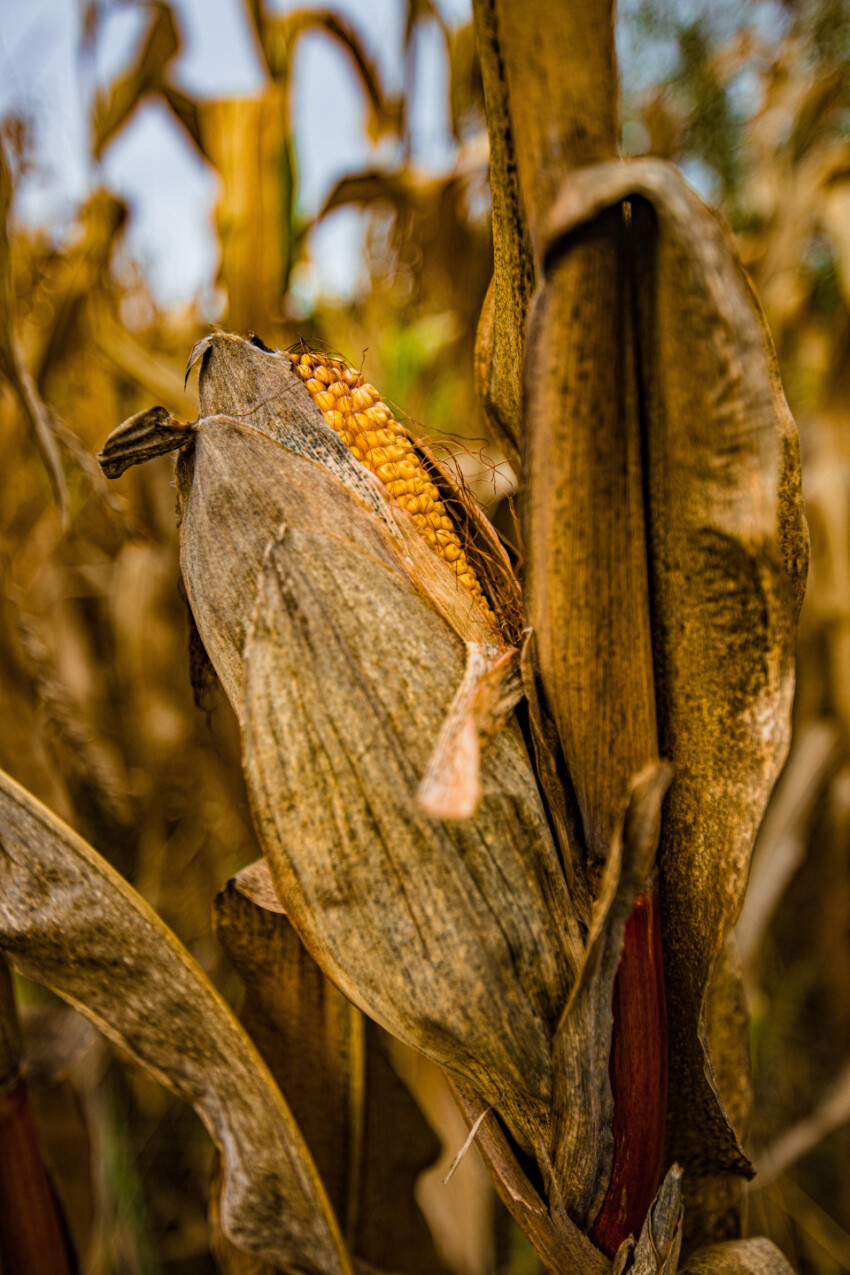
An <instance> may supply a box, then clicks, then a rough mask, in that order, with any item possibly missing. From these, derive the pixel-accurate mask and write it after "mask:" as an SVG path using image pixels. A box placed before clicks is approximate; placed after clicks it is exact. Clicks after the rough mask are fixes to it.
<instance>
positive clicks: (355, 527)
mask: <svg viewBox="0 0 850 1275" xmlns="http://www.w3.org/2000/svg"><path fill="white" fill-rule="evenodd" d="M198 357H201V359H202V360H203V361H202V367H201V380H200V397H201V409H202V413H207V414H202V416H201V417H200V419H199V420H198V422H196V423H195V424H194V426H193V428H192V431H191V442H190V443H189V445H187V446H184V447H183V450H182V451H181V453H180V456H179V459H178V486H179V490H180V494H181V507H182V526H181V567H182V572H183V579H184V582H185V586H186V592H187V595H188V598H189V602H190V605H191V608H192V612H193V616H194V619H195V622H196V624H197V627H198V631H199V633H200V635H201V638H202V640H203V643H204V646H205V648H206V651H207V653H208V655H209V657H210V659H211V661H212V663H213V666H214V667H215V669H216V672H217V673H218V675H219V677H220V679H221V681H222V684H223V686H224V688H225V690H226V692H227V694H228V696H229V698H230V700H231V702H232V704H233V706H234V708H235V709H236V712H237V715H238V716H239V717H240V720H241V724H242V731H243V749H244V762H245V770H246V776H247V779H248V786H249V793H250V796H251V801H252V806H253V813H254V819H255V823H256V827H257V830H258V834H259V836H260V840H261V844H262V845H263V849H264V852H265V855H266V857H267V859H268V863H269V867H270V870H271V874H272V878H273V880H274V883H275V887H276V889H277V890H278V893H279V895H280V897H281V900H282V901H283V903H284V905H285V907H286V911H287V915H288V917H289V919H290V921H291V923H292V924H293V926H294V927H295V929H296V930H297V932H298V933H299V935H300V937H301V939H302V940H303V942H304V944H305V946H306V947H307V949H308V951H309V952H310V953H311V955H312V956H313V957H314V959H315V960H316V961H317V963H318V964H319V965H320V967H321V968H322V969H323V970H324V971H325V972H326V973H327V974H328V976H329V977H330V978H331V979H332V980H333V981H334V982H335V983H336V984H337V985H338V986H339V987H340V988H342V990H343V991H344V992H345V994H346V995H347V996H348V997H349V998H350V999H351V1000H352V1001H353V1002H354V1003H355V1004H356V1005H358V1006H360V1007H361V1008H362V1009H363V1010H364V1011H365V1012H366V1013H367V1014H369V1015H370V1016H371V1017H373V1018H374V1019H375V1020H376V1021H377V1022H379V1023H381V1024H382V1025H383V1026H385V1027H386V1028H387V1029H388V1030H389V1031H390V1032H392V1033H393V1034H394V1035H396V1036H398V1037H399V1038H400V1039H402V1040H404V1041H406V1042H407V1043H409V1044H411V1045H413V1046H414V1047H416V1048H418V1049H420V1050H421V1051H423V1052H425V1053H427V1054H429V1055H430V1056H431V1057H433V1058H434V1059H435V1060H436V1061H438V1062H440V1063H441V1064H442V1065H443V1066H445V1067H447V1068H448V1069H449V1070H451V1071H452V1072H454V1073H456V1074H459V1075H461V1076H465V1077H466V1078H467V1080H468V1081H469V1082H471V1083H472V1085H473V1086H474V1088H475V1090H476V1091H477V1092H479V1093H480V1094H481V1095H482V1096H483V1098H484V1099H485V1101H486V1102H488V1103H494V1104H496V1105H497V1106H499V1108H500V1110H502V1112H503V1114H504V1116H505V1118H506V1120H507V1121H508V1123H509V1125H510V1127H511V1128H512V1129H513V1131H514V1133H515V1134H516V1136H518V1137H519V1138H520V1140H521V1141H523V1142H525V1143H526V1144H527V1145H531V1144H533V1143H535V1142H536V1141H537V1139H538V1138H539V1136H540V1131H541V1130H545V1129H546V1127H547V1124H548V1103H549V1099H550V1096H551V1056H550V1055H551V1039H552V1032H553V1030H554V1027H555V1024H556V1023H557V1021H558V1019H559V1017H560V1015H561V1013H562V1011H563V1008H564V1006H565V1004H566V1002H567V997H568V994H569V990H570V987H571V985H572V978H573V974H574V971H575V970H576V968H577V966H578V963H579V959H580V954H581V937H580V931H579V926H578V922H577V920H576V917H575V915H574V912H573V909H572V906H571V903H570V899H569V895H568V893H567V890H566V886H565V882H564V878H563V873H562V871H561V868H560V864H559V859H558V854H557V851H556V849H555V846H554V845H553V842H552V838H551V834H550V832H549V827H548V823H547V819H546V815H545V812H544V809H543V806H542V802H541V799H540V795H539V793H538V790H537V785H536V781H535V778H534V772H533V770H532V767H531V763H530V761H529V758H528V755H527V752H526V749H525V744H524V741H523V738H522V735H521V733H520V731H519V728H518V726H517V724H516V723H515V722H514V721H512V720H508V721H507V724H506V725H504V726H503V727H502V729H498V730H496V729H495V728H496V726H497V725H498V723H499V722H500V721H502V720H504V718H505V707H506V701H505V698H504V695H503V694H502V691H501V690H500V689H499V686H498V684H497V686H496V687H495V693H494V694H491V695H489V696H488V695H487V694H486V693H484V690H482V694H481V695H480V696H478V697H477V700H476V697H475V696H473V697H472V698H473V700H474V701H476V704H477V708H476V711H475V712H473V713H471V714H470V717H471V719H472V721H473V722H474V723H475V729H476V730H480V731H481V733H482V734H483V735H484V736H485V737H486V735H490V734H492V736H493V737H492V738H491V739H490V740H489V742H486V743H484V745H483V747H481V748H480V749H479V767H478V768H477V770H473V772H472V781H473V782H474V783H475V784H476V785H477V787H478V789H479V791H480V794H481V799H480V804H478V808H477V811H476V813H475V814H474V815H473V816H472V817H470V818H467V819H462V820H459V821H457V822H447V821H445V820H437V819H434V818H431V817H429V816H428V815H427V814H426V813H425V811H424V810H423V808H422V806H421V805H420V802H419V800H418V797H417V793H418V790H419V787H420V784H421V782H422V780H423V778H424V777H425V776H426V774H427V773H428V770H429V762H430V761H431V758H432V754H433V752H434V749H435V746H436V745H437V744H438V741H440V739H441V731H442V728H443V725H444V722H445V720H446V718H447V716H449V715H450V710H452V707H453V705H454V706H455V709H457V702H456V693H457V692H458V688H459V687H461V686H462V684H463V683H464V678H465V670H466V668H467V645H469V646H470V649H473V648H474V645H475V644H476V643H478V644H484V645H486V646H488V647H495V648H497V650H501V651H504V652H505V654H506V656H507V655H508V653H509V651H510V645H509V642H508V640H507V638H506V637H505V636H503V634H502V633H501V632H500V631H498V630H496V629H494V627H493V624H492V621H491V620H490V619H488V617H487V615H486V614H485V612H484V611H483V610H482V609H481V608H479V607H478V606H477V605H476V604H475V602H474V600H473V599H472V597H471V596H470V594H469V593H468V592H467V591H466V590H464V589H462V588H460V587H459V586H458V583H457V580H456V578H455V576H454V574H453V573H452V572H451V570H450V569H449V568H448V567H447V566H446V564H444V563H443V562H442V561H441V560H440V559H439V558H438V557H437V556H436V555H435V554H433V553H432V552H431V550H430V549H429V547H428V546H427V544H426V543H425V542H424V540H423V539H422V538H421V537H420V536H419V534H418V532H417V531H416V529H415V527H414V526H413V524H412V520H411V519H410V518H409V517H408V516H407V514H406V513H405V511H404V510H401V509H399V508H398V507H397V506H395V505H393V504H392V502H391V501H390V500H389V499H388V497H387V494H386V492H385V490H384V489H383V487H382V485H381V484H380V483H379V482H378V481H377V480H376V479H375V478H374V477H373V476H372V475H370V474H369V473H368V472H367V471H366V470H365V469H364V468H363V467H362V466H360V465H359V464H358V463H357V462H356V460H355V459H354V458H353V457H352V456H351V454H350V453H349V452H348V450H347V449H346V448H345V446H344V444H342V443H341V442H340V440H339V439H338V438H337V436H336V435H335V434H334V433H333V431H332V430H331V429H330V428H329V427H328V426H327V425H326V424H325V422H324V421H323V419H322V417H321V413H320V412H319V411H318V409H317V408H316V407H315V406H314V404H313V402H312V399H311V398H310V394H309V392H308V391H307V389H306V388H305V387H304V385H303V384H302V383H301V382H300V381H299V380H298V379H297V377H295V376H294V375H293V373H292V371H291V365H290V362H289V359H288V357H287V356H285V355H275V354H273V353H271V352H268V351H265V350H262V349H258V348H257V347H256V346H254V345H252V344H250V343H249V342H247V341H242V340H240V339H239V338H236V337H224V336H216V337H213V338H209V339H208V341H207V342H206V344H205V346H204V347H203V348H202V349H201V351H200V354H199V355H198ZM222 411H225V412H227V413H228V415H222V414H220V413H221V412H222ZM210 413H215V414H210ZM112 445H113V444H112V442H111V441H110V443H107V446H106V447H105V449H104V459H105V460H106V461H107V463H108V459H109V453H110V449H111V446H112ZM489 535H490V537H492V533H489ZM482 541H483V543H484V546H485V548H484V550H483V551H482V552H481V555H480V559H481V562H482V564H483V565H482V566H481V568H480V569H481V570H482V573H483V572H484V571H486V570H487V562H488V561H492V559H493V557H494V552H493V548H492V542H491V541H488V540H487V537H486V534H485V533H482ZM500 552H501V551H500ZM502 556H503V555H502ZM476 565H477V564H476ZM499 573H502V575H503V573H504V563H501V562H498V561H497V563H496V574H497V576H498V575H499ZM484 578H485V584H486V586H487V588H488V589H491V590H492V589H493V585H492V584H491V583H489V582H487V580H486V576H485V577H484ZM496 663H497V664H499V666H500V668H503V670H504V676H505V680H506V681H508V682H509V681H510V677H514V680H515V672H511V670H512V669H513V668H514V666H513V664H512V662H511V659H510V658H506V659H505V660H500V657H499V658H497V660H496ZM492 664H493V661H492V660H491V661H490V662H485V663H484V665H483V666H482V668H481V670H480V678H481V679H483V684H484V686H485V687H486V685H487V679H488V678H489V679H492V678H493V668H492ZM509 674H510V676H508V675H509ZM499 676H501V674H499ZM497 683H498V678H497ZM467 685H468V678H467ZM488 704H489V705H490V708H488ZM509 706H510V701H509V700H508V701H507V707H508V708H509ZM491 709H492V711H491ZM494 731H495V733H494ZM460 736H461V738H462V736H463V731H461V732H460ZM443 742H444V743H445V735H443ZM445 751H446V752H447V754H448V757H449V773H451V766H452V765H453V764H454V762H453V761H452V757H453V752H452V749H451V748H448V749H447V750H445ZM449 787H450V785H449ZM473 805H474V802H473Z"/></svg>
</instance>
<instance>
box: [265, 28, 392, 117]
mask: <svg viewBox="0 0 850 1275" xmlns="http://www.w3.org/2000/svg"><path fill="white" fill-rule="evenodd" d="M310 31H321V32H323V33H324V34H325V35H327V36H330V38H331V40H333V41H334V42H335V43H336V44H338V45H339V46H340V47H341V48H342V49H344V50H345V52H346V53H347V54H348V55H349V56H350V58H351V61H352V63H353V64H354V69H355V71H356V74H357V78H358V80H359V81H360V84H361V85H362V87H363V91H364V93H365V94H366V99H367V101H368V103H369V108H370V119H369V124H368V131H369V134H370V137H371V139H372V140H373V141H376V140H377V139H378V138H380V137H381V136H382V135H383V134H385V133H397V132H398V131H399V128H400V125H401V119H402V111H403V99H402V98H400V97H397V98H388V97H387V95H386V94H385V92H384V89H383V86H382V85H381V81H380V76H379V75H378V68H377V66H376V65H375V63H374V61H373V60H372V59H371V58H370V57H369V56H368V54H367V53H366V51H365V48H364V46H363V43H362V41H361V39H360V37H359V36H358V34H357V32H356V31H355V29H354V27H352V26H351V25H350V24H349V23H348V22H346V21H345V20H344V19H343V18H342V17H340V15H339V14H338V13H334V12H333V10H331V9H297V10H294V11H293V12H291V13H286V14H281V15H274V16H270V15H268V14H266V15H264V16H263V17H262V19H261V20H260V22H259V24H258V33H259V36H260V41H261V43H262V46H263V52H264V53H265V56H266V63H267V65H268V67H269V70H270V72H271V74H272V75H273V76H274V77H275V78H276V79H283V80H288V78H289V76H290V75H291V72H292V58H293V54H294V51H295V45H296V42H297V41H298V39H299V38H300V37H301V36H302V35H304V34H306V33H307V32H310Z"/></svg>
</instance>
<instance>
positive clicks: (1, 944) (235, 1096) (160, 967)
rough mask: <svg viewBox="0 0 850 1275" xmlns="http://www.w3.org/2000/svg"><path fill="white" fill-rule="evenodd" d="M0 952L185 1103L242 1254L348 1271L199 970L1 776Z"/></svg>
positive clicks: (308, 1173)
mask: <svg viewBox="0 0 850 1275" xmlns="http://www.w3.org/2000/svg"><path fill="white" fill-rule="evenodd" d="M0 949H2V951H3V953H4V954H5V955H6V956H7V957H8V959H9V961H10V962H11V963H12V964H13V965H14V966H15V968H16V969H18V970H19V971H20V972H21V973H22V974H25V975H26V976H27V977H28V978H31V979H33V980H35V981H36V982H40V983H43V984H44V985H45V986H47V987H49V988H51V990H53V991H54V992H56V993H57V994H58V995H60V996H62V997H63V998H64V999H65V1000H67V1001H68V1002H69V1003H70V1004H72V1005H74V1006H75V1007H76V1008H78V1009H79V1010H80V1012H81V1013H82V1014H84V1015H85V1016H86V1017H87V1018H89V1019H90V1020H91V1021H92V1022H93V1023H94V1024H95V1025H96V1026H97V1027H98V1028H100V1030H101V1031H102V1032H103V1033H104V1034H105V1035H106V1036H108V1037H109V1039H110V1040H112V1041H114V1042H115V1043H116V1044H117V1045H119V1046H120V1048H121V1049H123V1050H124V1051H126V1052H127V1053H128V1054H129V1055H130V1056H131V1057H133V1058H134V1059H135V1060H136V1061H137V1062H139V1063H140V1064H141V1065H142V1066H143V1067H145V1069H146V1070H147V1071H148V1072H150V1074H151V1075H152V1076H153V1077H154V1078H155V1079H157V1080H159V1081H160V1082H161V1083H163V1084H166V1085H168V1086H169V1088H171V1089H173V1090H174V1091H175V1092H176V1093H177V1094H178V1095H180V1096H181V1097H182V1098H184V1099H185V1100H186V1101H187V1102H190V1103H191V1104H192V1105H193V1106H194V1107H195V1109H196V1110H197V1112H198V1115H199V1116H200V1117H201V1119H202V1120H203V1121H204V1123H205V1125H206V1126H207V1129H208V1130H209V1132H210V1135H211V1137H212V1138H213V1141H214V1142H215V1144H216V1145H217V1147H218V1148H219V1150H220V1151H221V1153H222V1156H223V1158H224V1162H225V1174H224V1185H223V1193H222V1198H221V1215H222V1220H223V1225H224V1228H225V1230H226V1232H227V1234H228V1235H229V1236H230V1238H231V1239H232V1240H233V1241H234V1242H235V1243H237V1244H238V1245H240V1246H241V1247H243V1248H246V1249H248V1250H250V1251H252V1252H254V1253H257V1254H259V1255H261V1256H262V1257H265V1258H266V1259H267V1260H269V1261H272V1262H277V1263H279V1264H280V1265H282V1266H284V1267H289V1266H294V1267H297V1268H298V1269H303V1270H304V1271H310V1272H314V1273H315V1275H329V1273H330V1272H336V1273H337V1275H351V1264H350V1259H349V1257H348V1255H347V1252H346V1250H345V1246H344V1244H343V1242H342V1238H341V1236H340V1233H339V1229H338V1226H337V1223H336V1219H335V1218H334V1215H333V1211H332V1209H331V1207H330V1204H329V1202H328V1199H327V1196H326V1194H325V1191H324V1188H323V1186H322V1183H321V1181H320V1179H319V1176H318V1173H317V1171H316V1168H315V1165H314V1163H313V1161H312V1158H311V1156H310V1153H309V1152H308V1150H307V1147H306V1145H305V1143H304V1140H303V1138H302V1136H301V1134H300V1132H299V1130H298V1127H297V1125H296V1124H295V1121H294V1119H293V1117H292V1114H291V1112H290V1111H289V1108H288V1107H287V1106H286V1104H285V1103H284V1101H283V1099H282V1098H281V1096H280V1093H279V1091H278V1089H277V1087H276V1085H275V1083H274V1081H273V1080H272V1078H271V1076H270V1075H269V1072H268V1070H267V1068H266V1066H265V1064H264V1063H263V1061H262V1059H261V1058H260V1056H259V1054H258V1053H257V1051H256V1049H255V1048H254V1046H253V1045H252V1044H251V1042H250V1040H249V1039H248V1037H247V1035H246V1034H245V1032H244V1030H243V1029H242V1028H241V1027H240V1026H239V1024H238V1023H237V1021H236V1019H235V1018H234V1017H233V1015H232V1014H231V1012H230V1010H229V1009H228V1007H227V1006H226V1005H225V1003H224V1001H222V1000H221V998H220V996H219V995H218V993H217V992H216V991H215V989H214V988H213V987H212V985H211V984H210V983H209V982H208V980H207V978H206V976H205V975H204V973H203V972H202V970H201V969H200V968H199V967H198V966H197V965H196V963H195V962H194V960H193V959H192V958H191V957H190V956H189V954H188V952H186V950H185V949H184V948H183V947H182V946H181V945H180V943H179V942H178V941H177V939H176V938H175V937H174V935H173V934H172V933H171V932H170V931H169V930H168V929H167V928H166V926H165V925H163V923H162V922H161V921H160V920H159V918H158V917H157V916H156V914H155V913H154V912H153V911H152V910H151V909H150V908H149V907H148V906H147V904H146V903H145V902H144V901H143V900H142V899H141V898H140V897H139V896H138V895H137V894H136V893H135V891H133V890H132V889H131V888H130V887H129V886H128V885H127V883H126V882H125V881H123V880H122V879H121V877H119V876H118V874H117V873H116V872H115V871H114V870H113V869H112V868H111V867H110V866H109V864H107V863H106V861H105V860H104V859H102V858H101V857H100V856H99V855H98V854H97V853H96V851H94V850H93V849H92V848H91V846H89V845H87V844H86V842H84V841H83V840H82V839H81V838H80V837H78V836H77V835H76V834H75V833H74V832H73V831H72V830H71V829H70V828H68V827H67V826H66V825H65V824H63V823H62V822H61V821H60V820H59V819H57V818H56V817H55V816H54V815H52V814H51V813H50V811H48V810H47V809H46V808H45V807H44V806H42V805H41V804H40V803H39V802H37V801H36V800H35V798H34V797H32V796H31V795H30V794H29V793H28V792H26V790H25V789H23V788H21V787H19V785H17V784H16V783H15V782H14V781H13V780H11V779H10V778H9V777H8V776H6V775H4V774H1V773H0Z"/></svg>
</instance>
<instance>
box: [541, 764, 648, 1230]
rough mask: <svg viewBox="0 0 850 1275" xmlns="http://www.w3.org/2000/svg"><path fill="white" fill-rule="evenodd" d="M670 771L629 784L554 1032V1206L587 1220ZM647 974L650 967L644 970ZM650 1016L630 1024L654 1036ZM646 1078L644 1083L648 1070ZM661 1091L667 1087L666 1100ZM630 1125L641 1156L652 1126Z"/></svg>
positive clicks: (607, 1160) (609, 1158)
mask: <svg viewBox="0 0 850 1275" xmlns="http://www.w3.org/2000/svg"><path fill="white" fill-rule="evenodd" d="M671 775H672V770H671V767H670V766H669V765H667V764H664V763H659V764H657V765H655V766H652V767H648V768H647V769H646V771H645V772H643V773H642V774H640V775H638V776H636V778H635V780H634V782H633V784H632V791H631V793H630V798H629V805H628V807H627V809H626V811H625V812H624V814H623V815H621V820H622V831H621V832H620V833H619V834H618V835H617V836H616V837H615V838H614V840H613V843H612V846H611V851H610V853H609V855H608V859H607V862H606V865H605V874H604V876H603V879H602V882H601V885H600V888H599V892H598V895H597V898H596V901H595V904H594V911H593V915H592V918H591V925H590V933H589V935H588V938H587V944H586V946H585V953H584V959H583V963H582V968H581V970H580V971H579V975H578V978H577V980H576V983H575V985H574V987H573V990H572V993H571V996H570V1001H569V1004H568V1005H567V1007H566V1009H565V1011H564V1014H563V1017H562V1019H561V1022H560V1023H559V1025H558V1030H557V1032H556V1034H555V1042H554V1047H553V1061H554V1091H553V1099H552V1133H551V1155H552V1167H553V1174H554V1181H555V1182H556V1183H557V1197H556V1199H557V1208H558V1209H559V1210H563V1211H565V1212H566V1213H567V1214H568V1215H569V1216H570V1217H571V1218H573V1219H574V1220H575V1221H577V1222H579V1223H580V1224H581V1225H583V1226H585V1227H586V1226H588V1225H589V1223H590V1222H591V1221H592V1220H593V1219H594V1218H595V1217H596V1215H597V1214H598V1212H599V1209H600V1207H601V1205H602V1202H603V1199H604V1197H605V1194H606V1191H607V1190H608V1186H609V1181H610V1178H611V1169H612V1163H613V1157H614V1137H613V1132H612V1115H613V1101H612V1095H611V1087H610V1082H609V1052H610V1046H611V1031H612V1025H613V1014H612V1002H613V998H614V980H615V978H616V977H617V971H618V968H619V965H620V954H621V950H622V946H623V934H624V931H625V928H626V922H627V921H628V920H629V917H630V916H631V915H632V912H633V909H634V907H635V901H636V899H637V897H638V895H639V894H640V893H641V892H642V891H644V890H645V889H646V887H647V884H648V882H649V877H650V873H651V872H652V868H653V864H654V861H655V852H656V849H657V846H658V837H659V830H660V823H661V802H662V801H663V799H664V796H665V793H666V792H667V789H668V787H669V785H670V780H671ZM650 974H651V970H650V969H649V968H645V969H644V975H645V977H647V978H648V977H649V976H650ZM645 1017H646V1019H647V1021H646V1023H643V1022H640V1023H630V1027H631V1028H632V1030H633V1031H636V1030H638V1029H640V1028H642V1027H645V1028H646V1030H647V1031H648V1032H649V1033H650V1036H651V1035H652V1034H653V1033H654V1032H656V1031H657V1029H658V1024H656V1023H655V1022H653V1021H651V1016H650V1015H649V1014H648V1013H647V1014H646V1015H645ZM662 1026H663V1024H662ZM653 1045H654V1041H653V1040H652V1039H650V1040H648V1041H647V1042H646V1050H647V1052H651V1050H652V1047H653ZM643 1079H644V1083H646V1082H647V1080H648V1075H647V1077H644V1078H643ZM663 1080H664V1081H665V1082H666V1068H664V1076H663ZM664 1088H666V1084H665V1085H664V1086H662V1089H664ZM663 1097H664V1093H663V1092H662V1094H661V1099H662V1101H663ZM647 1102H648V1104H649V1106H650V1108H651V1109H654V1107H655V1106H657V1104H658V1095H656V1094H654V1093H651V1092H650V1093H648V1094H647ZM629 1132H631V1134H632V1136H633V1137H634V1138H635V1140H636V1148H635V1150H636V1154H637V1155H640V1154H641V1153H642V1152H643V1151H644V1148H643V1147H642V1146H640V1143H641V1142H642V1141H647V1142H648V1141H649V1134H648V1131H647V1130H644V1129H641V1130H638V1129H637V1128H635V1129H633V1130H631V1131H629ZM659 1149H660V1148H659ZM649 1154H650V1156H652V1149H651V1148H649ZM652 1185H654V1184H651V1186H652ZM650 1189H651V1187H650ZM616 1204H617V1207H620V1208H621V1209H622V1210H623V1211H625V1210H633V1209H634V1203H633V1201H632V1200H631V1199H629V1200H628V1201H623V1202H622V1203H620V1202H616ZM645 1206H646V1205H645V1203H644V1207H645ZM550 1207H554V1205H552V1204H550ZM626 1215H627V1216H628V1214H626ZM626 1229H628V1228H626Z"/></svg>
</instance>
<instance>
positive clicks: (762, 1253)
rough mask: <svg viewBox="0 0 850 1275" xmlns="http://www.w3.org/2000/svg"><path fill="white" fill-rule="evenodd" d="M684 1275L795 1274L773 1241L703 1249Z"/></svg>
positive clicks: (739, 1242)
mask: <svg viewBox="0 0 850 1275" xmlns="http://www.w3.org/2000/svg"><path fill="white" fill-rule="evenodd" d="M681 1275H794V1271H793V1269H792V1267H791V1265H790V1263H789V1262H788V1261H787V1260H786V1258H785V1257H784V1256H783V1254H782V1253H780V1251H779V1249H778V1248H777V1247H776V1245H775V1244H771V1242H770V1240H765V1239H753V1240H731V1241H730V1242H729V1243H728V1244H715V1245H713V1246H712V1247H711V1248H705V1249H702V1250H701V1251H700V1252H699V1253H697V1254H696V1256H694V1257H692V1258H691V1260H690V1261H689V1262H688V1264H687V1266H685V1267H683V1269H682V1273H681Z"/></svg>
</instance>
